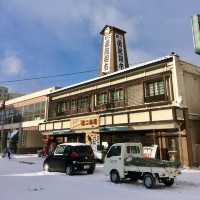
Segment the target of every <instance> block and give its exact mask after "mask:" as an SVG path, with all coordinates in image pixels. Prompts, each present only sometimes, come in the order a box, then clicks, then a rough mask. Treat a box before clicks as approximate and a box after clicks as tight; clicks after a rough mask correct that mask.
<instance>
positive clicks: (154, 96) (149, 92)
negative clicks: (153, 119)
mask: <svg viewBox="0 0 200 200" xmlns="http://www.w3.org/2000/svg"><path fill="white" fill-rule="evenodd" d="M163 100H165V83H164V80H157V81H151V82H147V83H146V84H145V102H152V101H163Z"/></svg>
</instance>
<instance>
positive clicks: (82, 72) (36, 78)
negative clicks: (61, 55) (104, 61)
mask: <svg viewBox="0 0 200 200" xmlns="http://www.w3.org/2000/svg"><path fill="white" fill-rule="evenodd" d="M95 71H97V70H94V69H93V70H86V71H80V72H73V73H68V74H56V75H48V76H39V77H32V78H24V79H16V80H7V81H0V84H2V83H16V82H23V81H32V80H39V79H49V78H56V77H62V76H72V75H77V74H85V73H89V72H95Z"/></svg>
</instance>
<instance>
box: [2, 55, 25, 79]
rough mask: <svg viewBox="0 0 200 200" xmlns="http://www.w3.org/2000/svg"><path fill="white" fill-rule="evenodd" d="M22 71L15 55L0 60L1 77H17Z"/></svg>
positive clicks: (20, 62) (21, 64)
mask: <svg viewBox="0 0 200 200" xmlns="http://www.w3.org/2000/svg"><path fill="white" fill-rule="evenodd" d="M22 71H23V62H22V60H21V59H20V58H19V57H18V56H16V55H9V56H5V57H3V58H2V59H0V72H1V74H3V75H7V76H12V75H18V74H19V73H20V72H22Z"/></svg>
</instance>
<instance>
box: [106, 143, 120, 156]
mask: <svg viewBox="0 0 200 200" xmlns="http://www.w3.org/2000/svg"><path fill="white" fill-rule="evenodd" d="M120 155H121V147H120V146H113V147H112V148H111V149H110V151H109V152H108V154H107V157H108V158H109V157H113V156H120Z"/></svg>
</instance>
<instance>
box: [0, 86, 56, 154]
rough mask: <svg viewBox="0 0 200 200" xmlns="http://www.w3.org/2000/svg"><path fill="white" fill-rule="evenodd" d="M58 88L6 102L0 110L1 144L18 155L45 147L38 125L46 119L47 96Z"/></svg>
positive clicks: (3, 147) (2, 148)
mask: <svg viewBox="0 0 200 200" xmlns="http://www.w3.org/2000/svg"><path fill="white" fill-rule="evenodd" d="M56 89H57V88H56V87H52V88H48V89H45V90H41V91H38V92H33V93H31V94H27V95H24V96H21V97H18V98H14V99H11V100H7V101H5V104H4V106H1V109H0V130H1V137H0V144H1V150H2V151H3V150H4V149H5V148H6V147H7V146H10V148H11V149H12V150H13V151H14V152H17V153H33V152H36V150H37V149H39V148H41V147H42V145H43V142H42V137H41V134H40V133H39V131H38V124H39V123H41V122H44V120H45V119H46V108H47V107H46V105H47V95H48V94H49V93H51V92H53V91H54V90H56Z"/></svg>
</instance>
